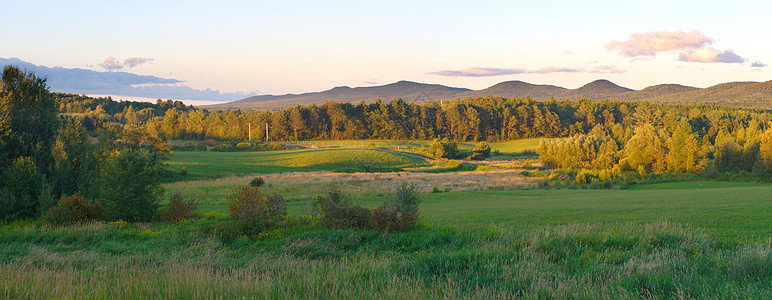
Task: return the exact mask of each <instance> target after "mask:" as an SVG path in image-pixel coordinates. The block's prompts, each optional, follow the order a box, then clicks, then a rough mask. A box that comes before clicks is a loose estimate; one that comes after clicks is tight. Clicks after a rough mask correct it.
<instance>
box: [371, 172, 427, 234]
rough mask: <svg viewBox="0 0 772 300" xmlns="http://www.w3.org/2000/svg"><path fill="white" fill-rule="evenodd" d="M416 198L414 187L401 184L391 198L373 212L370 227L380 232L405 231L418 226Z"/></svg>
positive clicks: (404, 183)
mask: <svg viewBox="0 0 772 300" xmlns="http://www.w3.org/2000/svg"><path fill="white" fill-rule="evenodd" d="M420 204H421V199H420V198H418V192H417V191H416V186H415V185H413V184H409V183H407V182H403V183H402V184H400V185H399V186H398V187H397V190H396V192H395V194H394V196H393V197H391V198H387V199H386V201H385V202H384V203H383V205H381V207H379V208H377V209H375V210H374V211H373V218H372V226H373V228H374V229H377V230H381V231H389V232H392V231H405V230H409V229H412V228H414V227H415V226H416V225H417V224H418V207H419V205H420Z"/></svg>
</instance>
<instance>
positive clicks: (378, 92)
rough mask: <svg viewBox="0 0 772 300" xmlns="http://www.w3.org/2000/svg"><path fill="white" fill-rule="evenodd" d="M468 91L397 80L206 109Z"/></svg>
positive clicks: (420, 98)
mask: <svg viewBox="0 0 772 300" xmlns="http://www.w3.org/2000/svg"><path fill="white" fill-rule="evenodd" d="M469 91H471V90H470V89H465V88H454V87H447V86H444V85H439V84H425V83H417V82H412V81H399V82H395V83H392V84H387V85H382V86H373V87H357V88H350V87H347V86H340V87H336V88H333V89H331V90H327V91H323V92H318V93H305V94H300V95H293V94H288V95H283V96H273V95H268V96H255V97H250V98H246V99H243V100H239V101H234V102H230V103H225V104H218V105H210V106H207V107H205V108H208V109H222V108H240V109H244V108H286V107H290V106H295V105H310V104H317V105H319V104H322V103H324V102H326V101H335V102H351V103H359V102H360V101H364V102H366V103H372V102H375V101H377V100H378V99H382V100H384V101H389V100H394V99H398V98H401V99H402V100H405V101H407V102H412V103H426V102H430V101H434V100H440V99H449V98H453V97H455V95H457V94H460V93H465V92H469Z"/></svg>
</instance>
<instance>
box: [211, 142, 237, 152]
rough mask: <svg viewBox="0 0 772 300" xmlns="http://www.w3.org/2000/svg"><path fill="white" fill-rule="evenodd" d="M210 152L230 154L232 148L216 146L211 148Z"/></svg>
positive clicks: (227, 145) (224, 145)
mask: <svg viewBox="0 0 772 300" xmlns="http://www.w3.org/2000/svg"><path fill="white" fill-rule="evenodd" d="M212 151H218V152H230V151H233V147H231V145H230V144H219V145H217V146H214V147H212Z"/></svg>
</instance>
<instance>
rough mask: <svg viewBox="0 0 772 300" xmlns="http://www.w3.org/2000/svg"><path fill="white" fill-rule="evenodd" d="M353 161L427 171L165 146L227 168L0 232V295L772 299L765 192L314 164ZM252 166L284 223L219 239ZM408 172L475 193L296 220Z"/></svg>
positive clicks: (370, 196)
mask: <svg viewBox="0 0 772 300" xmlns="http://www.w3.org/2000/svg"><path fill="white" fill-rule="evenodd" d="M528 143H531V145H533V143H534V141H530V142H528ZM498 146H499V147H501V148H500V149H508V150H506V151H511V152H512V153H516V152H518V151H522V149H528V147H530V146H528V144H527V143H526V142H523V141H518V142H517V143H502V144H501V145H498ZM494 149H495V148H494ZM502 151H505V150H502ZM363 165H378V166H387V167H400V168H401V167H416V166H418V167H420V166H426V165H428V163H427V162H426V161H424V160H422V159H417V158H411V157H408V156H404V155H400V154H393V153H388V152H383V151H375V150H367V149H353V148H352V149H348V148H332V149H308V150H290V151H276V152H225V153H223V152H176V153H174V154H173V155H172V156H171V161H170V166H169V167H168V168H169V169H171V170H173V171H179V170H180V169H181V168H182V167H186V168H187V170H188V172H189V173H191V174H197V175H200V176H204V177H218V176H230V177H223V178H216V179H204V180H197V181H186V182H173V183H166V184H164V187H165V189H166V190H167V194H168V193H169V192H173V191H181V192H182V193H183V194H185V195H192V196H195V197H197V198H198V199H199V202H200V207H201V210H202V213H203V217H202V218H200V219H194V220H186V221H183V222H181V223H179V224H169V223H162V222H153V223H138V224H126V223H123V222H112V223H104V222H101V223H92V224H83V225H74V226H69V227H63V228H55V227H53V228H52V227H50V226H46V225H43V224H42V223H41V222H40V221H18V222H15V223H10V224H2V225H0V270H1V271H0V298H10V299H16V298H22V299H26V298H74V299H79V298H100V299H102V298H118V299H129V298H169V299H210V298H272V299H273V298H292V299H296V298H301V299H307V298H343V299H349V298H356V299H359V298H386V299H415V298H485V299H487V298H528V299H532V298H560V299H565V298H570V299H573V298H589V299H596V298H614V299H620V298H621V299H629V298H655V299H656V298H687V299H688V298H711V299H713V298H717V299H727V298H754V299H770V298H772V244H770V241H772V198H771V197H770V195H772V185H770V184H760V183H742V182H711V181H692V182H674V183H659V184H647V185H642V184H637V185H632V186H629V187H628V188H627V189H621V190H619V189H612V190H587V189H559V190H540V189H532V187H533V185H512V186H509V188H502V189H501V190H490V189H485V185H483V184H479V183H472V182H473V181H472V180H471V179H473V178H486V179H485V180H484V181H486V182H487V181H492V180H504V179H509V178H502V176H510V177H511V178H514V180H515V181H524V180H527V178H526V177H515V176H517V175H516V174H518V172H519V171H518V170H516V169H514V170H513V169H511V170H506V171H507V172H509V173H503V172H501V171H490V172H487V173H482V172H461V173H443V174H426V173H417V172H402V173H395V174H388V173H359V174H350V173H331V172H326V171H328V170H333V171H334V170H345V169H348V168H352V167H357V166H363ZM290 172H292V173H290ZM269 173H270V174H269ZM276 173H283V174H276ZM462 173H463V174H462ZM249 174H260V176H262V177H264V178H265V179H266V184H265V186H263V187H262V188H261V189H262V191H263V193H265V194H272V193H279V194H281V195H283V196H285V198H286V199H287V200H289V202H288V211H289V215H290V216H288V217H286V220H288V221H287V222H294V223H290V224H293V225H292V226H286V227H280V228H277V229H273V230H268V231H266V232H263V233H261V235H259V236H257V237H255V236H243V235H242V236H237V237H235V238H225V237H224V236H225V235H223V234H222V231H221V230H224V229H222V228H224V227H221V226H222V225H223V224H228V222H229V221H228V218H227V214H226V213H225V212H226V211H227V208H226V197H227V195H228V194H229V193H230V191H231V190H232V189H233V188H234V187H235V186H237V185H244V184H246V183H247V182H249V180H250V179H251V178H252V176H254V175H252V176H249ZM485 176H489V177H485ZM430 178H431V179H432V180H435V181H427V180H429V179H430ZM404 181H407V182H412V183H416V184H424V185H426V184H427V182H430V183H429V187H431V185H432V184H437V183H438V182H443V181H451V182H458V183H462V184H470V185H479V186H476V187H475V188H477V187H479V188H480V190H470V191H447V192H440V193H424V194H421V195H420V197H421V199H422V200H423V202H422V204H421V207H420V215H421V224H420V226H419V227H418V228H417V229H414V230H412V231H408V232H403V233H383V232H375V231H371V230H351V229H326V228H323V227H321V226H320V225H318V224H316V223H314V222H313V221H310V220H311V219H309V217H308V216H307V215H309V214H311V209H310V204H309V202H308V200H309V199H311V198H313V197H314V196H316V195H320V194H323V193H325V192H326V189H327V188H328V187H329V184H330V183H336V184H339V185H341V186H342V190H343V192H344V193H346V194H347V195H349V196H350V198H351V200H352V201H353V202H355V203H358V204H360V205H362V206H365V207H368V208H375V207H378V206H379V205H381V203H382V201H383V199H384V198H385V197H386V196H389V193H390V192H391V191H393V187H394V186H396V185H398V184H399V183H400V182H404ZM503 182H508V181H503ZM513 184H514V183H513ZM425 191H426V190H425ZM225 228H227V227H225ZM226 230H227V229H226Z"/></svg>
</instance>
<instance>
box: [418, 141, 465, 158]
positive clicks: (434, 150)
mask: <svg viewBox="0 0 772 300" xmlns="http://www.w3.org/2000/svg"><path fill="white" fill-rule="evenodd" d="M423 152H424V154H425V155H427V156H429V157H432V158H435V159H440V158H448V159H454V158H456V156H458V145H457V144H456V142H455V141H450V140H448V139H447V138H444V139H441V140H440V139H436V140H434V142H432V144H431V146H429V148H427V149H425V150H423Z"/></svg>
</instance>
